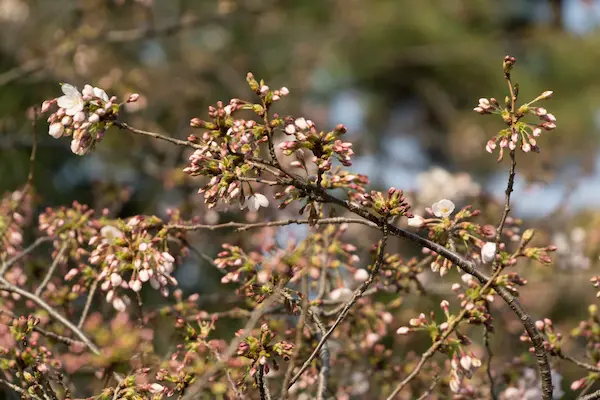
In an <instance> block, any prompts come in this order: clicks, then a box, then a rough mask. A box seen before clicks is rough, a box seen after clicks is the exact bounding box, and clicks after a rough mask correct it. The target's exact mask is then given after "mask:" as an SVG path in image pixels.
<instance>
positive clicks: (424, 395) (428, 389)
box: [417, 375, 440, 400]
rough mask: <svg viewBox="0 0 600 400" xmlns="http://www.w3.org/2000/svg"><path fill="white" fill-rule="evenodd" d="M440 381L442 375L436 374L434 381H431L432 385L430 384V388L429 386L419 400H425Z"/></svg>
mask: <svg viewBox="0 0 600 400" xmlns="http://www.w3.org/2000/svg"><path fill="white" fill-rule="evenodd" d="M439 381H440V377H439V376H437V375H436V376H434V377H433V382H431V385H429V388H427V390H426V391H425V393H423V394H422V395H420V396H419V398H418V399H417V400H425V399H427V397H429V394H430V393H431V392H433V389H435V387H436V385H437V384H438V382H439Z"/></svg>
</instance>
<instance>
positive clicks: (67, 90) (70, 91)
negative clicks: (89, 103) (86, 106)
mask: <svg viewBox="0 0 600 400" xmlns="http://www.w3.org/2000/svg"><path fill="white" fill-rule="evenodd" d="M60 88H61V89H62V92H63V93H64V94H66V95H67V96H74V95H75V94H79V90H77V88H76V87H75V86H73V85H71V84H68V83H63V85H62V86H61V87H60Z"/></svg>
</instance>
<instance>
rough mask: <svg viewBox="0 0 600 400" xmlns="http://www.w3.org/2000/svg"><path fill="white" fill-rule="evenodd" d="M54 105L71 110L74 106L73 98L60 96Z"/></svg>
mask: <svg viewBox="0 0 600 400" xmlns="http://www.w3.org/2000/svg"><path fill="white" fill-rule="evenodd" d="M56 104H58V106H59V107H60V108H71V107H73V104H74V101H73V97H71V96H66V95H65V96H60V97H59V98H58V99H56Z"/></svg>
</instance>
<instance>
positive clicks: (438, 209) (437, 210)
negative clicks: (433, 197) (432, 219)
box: [431, 199, 456, 218]
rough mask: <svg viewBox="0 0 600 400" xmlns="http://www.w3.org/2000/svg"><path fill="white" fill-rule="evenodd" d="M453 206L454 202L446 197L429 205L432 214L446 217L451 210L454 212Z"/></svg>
mask: <svg viewBox="0 0 600 400" xmlns="http://www.w3.org/2000/svg"><path fill="white" fill-rule="evenodd" d="M455 208H456V206H455V205H454V203H453V202H452V201H450V200H448V199H442V200H440V201H438V202H437V203H433V205H432V206H431V209H432V210H433V214H434V215H435V216H436V217H439V218H446V217H448V216H449V215H450V214H452V212H454V209H455Z"/></svg>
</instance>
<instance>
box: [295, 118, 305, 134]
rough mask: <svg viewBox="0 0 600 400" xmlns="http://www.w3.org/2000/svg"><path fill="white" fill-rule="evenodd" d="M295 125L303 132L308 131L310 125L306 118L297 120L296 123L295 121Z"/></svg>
mask: <svg viewBox="0 0 600 400" xmlns="http://www.w3.org/2000/svg"><path fill="white" fill-rule="evenodd" d="M294 123H295V124H296V127H298V129H300V130H301V131H303V130H306V129H308V123H307V122H306V120H305V119H304V118H298V119H296V121H294Z"/></svg>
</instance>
